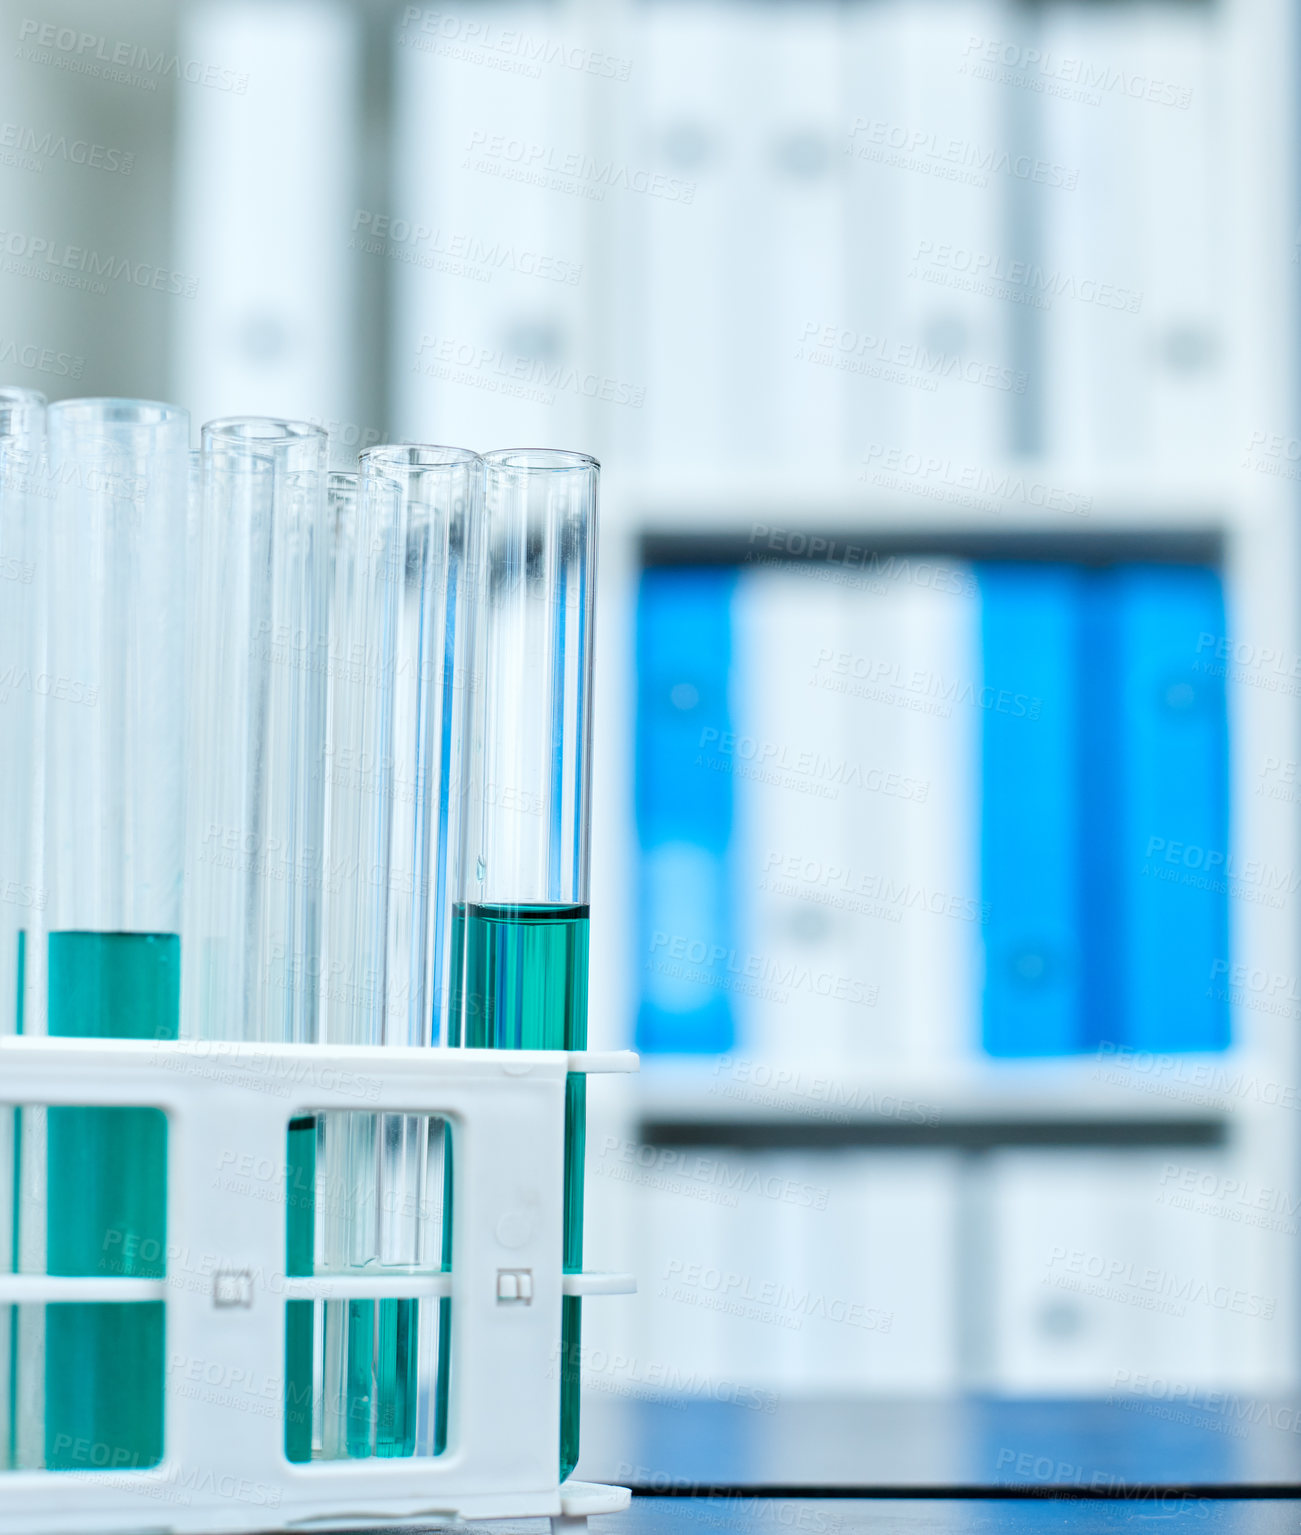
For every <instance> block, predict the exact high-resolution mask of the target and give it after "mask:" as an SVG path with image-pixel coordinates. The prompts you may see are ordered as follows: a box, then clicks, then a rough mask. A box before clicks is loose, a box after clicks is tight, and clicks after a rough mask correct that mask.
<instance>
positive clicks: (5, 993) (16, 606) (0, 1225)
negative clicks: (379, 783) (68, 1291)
mask: <svg viewBox="0 0 1301 1535" xmlns="http://www.w3.org/2000/svg"><path fill="white" fill-rule="evenodd" d="M44 445H45V396H44V395H43V394H37V393H36V391H35V390H34V389H16V388H15V389H9V388H4V389H0V1034H14V1033H21V1032H22V981H23V971H24V964H23V960H24V953H25V950H26V946H27V937H26V935H27V931H28V928H29V925H30V913H32V912H33V911H36V910H39V907H40V904H41V895H40V891H39V885H38V880H37V872H38V869H39V856H38V849H37V847H36V846H35V844H34V839H33V837H32V835H31V828H32V826H33V824H34V821H35V811H36V801H35V798H34V796H35V793H36V783H35V772H36V767H37V761H38V756H39V753H38V751H37V746H38V731H37V725H38V715H37V707H38V703H39V696H40V695H39V692H38V679H39V676H40V671H41V667H40V653H39V646H38V643H37V641H38V634H39V628H38V625H39V607H38V597H39V588H38V585H37V576H38V565H37V558H36V548H35V540H36V537H37V534H38V532H39V529H40V507H41V505H42V496H41V492H42V491H43V490H45V489H46V485H45V482H44V480H43V478H42V475H41V456H42V453H43V450H44ZM6 1155H7V1154H6V1153H5V1152H3V1151H0V1183H3V1181H4V1170H5V1166H6ZM7 1209H8V1205H7V1203H6V1200H5V1195H3V1194H0V1233H3V1232H5V1231H7V1230H8V1225H9V1223H8V1219H7V1217H6V1216H5V1213H4V1212H6V1211H7ZM2 1261H3V1259H2V1257H0V1262H2ZM2 1346H3V1345H2V1344H0V1347H2Z"/></svg>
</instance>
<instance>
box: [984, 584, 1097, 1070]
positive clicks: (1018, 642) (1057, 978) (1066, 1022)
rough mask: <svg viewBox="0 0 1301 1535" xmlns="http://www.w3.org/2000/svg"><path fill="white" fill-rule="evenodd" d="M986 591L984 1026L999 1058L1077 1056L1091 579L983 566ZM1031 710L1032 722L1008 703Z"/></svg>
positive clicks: (988, 1047)
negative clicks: (1085, 629)
mask: <svg viewBox="0 0 1301 1535" xmlns="http://www.w3.org/2000/svg"><path fill="white" fill-rule="evenodd" d="M978 580H979V585H980V603H981V616H980V641H981V658H980V661H981V681H982V684H983V691H982V693H981V701H982V704H983V707H982V709H981V716H980V717H981V753H980V805H981V810H980V846H981V884H982V897H983V899H984V901H985V902H986V903H987V905H988V911H989V920H988V922H987V924H986V926H985V930H984V937H985V945H984V947H985V965H984V996H983V1006H982V1010H981V1011H982V1020H983V1033H984V1045H985V1049H986V1050H987V1051H988V1052H989V1054H990V1055H995V1056H1037V1055H1062V1054H1066V1053H1069V1052H1071V1051H1073V1050H1077V1049H1079V1047H1080V1035H1081V1020H1080V976H1081V971H1082V963H1083V956H1082V954H1081V936H1082V923H1081V913H1080V895H1081V891H1080V886H1079V881H1078V879H1077V877H1076V869H1077V863H1076V839H1077V831H1076V824H1077V823H1076V807H1077V805H1078V803H1079V799H1080V784H1079V767H1080V751H1079V730H1080V718H1079V700H1078V696H1077V680H1076V674H1077V668H1076V656H1077V650H1078V609H1079V589H1080V583H1081V574H1080V572H1079V571H1078V570H1076V569H1073V568H1071V567H1069V566H1059V565H1054V566H1046V565H1028V564H1027V565H1011V564H1007V565H1001V564H998V565H996V564H989V565H983V566H981V567H980V568H979V570H978ZM1018 697H1020V698H1023V699H1025V700H1026V701H1027V702H1026V704H1025V712H1024V713H1022V712H1019V711H1018V708H1017V707H1016V705H1015V703H1014V702H1013V703H1011V704H1009V705H1008V706H1007V707H1000V703H1004V702H1006V701H1007V700H1013V701H1014V700H1016V699H1017V698H1018Z"/></svg>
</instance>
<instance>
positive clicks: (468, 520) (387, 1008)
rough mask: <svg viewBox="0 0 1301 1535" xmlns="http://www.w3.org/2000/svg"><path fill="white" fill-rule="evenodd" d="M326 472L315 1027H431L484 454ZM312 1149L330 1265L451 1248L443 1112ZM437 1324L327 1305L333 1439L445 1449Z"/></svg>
mask: <svg viewBox="0 0 1301 1535" xmlns="http://www.w3.org/2000/svg"><path fill="white" fill-rule="evenodd" d="M331 479H332V486H333V487H334V490H335V511H336V527H337V539H338V542H337V546H336V559H335V565H334V573H333V595H332V603H331V615H330V624H331V634H330V716H329V736H328V746H327V754H326V761H327V764H328V774H327V780H328V785H327V869H328V875H329V877H328V879H327V883H326V897H325V947H324V963H323V978H324V984H323V988H322V1036H323V1037H324V1038H327V1039H329V1040H331V1041H332V1042H336V1043H359V1044H371V1045H383V1044H397V1045H413V1046H419V1045H429V1044H430V1043H431V1042H433V1039H434V1037H435V1036H436V1033H437V1029H436V1023H435V1020H437V1019H441V1017H442V1016H443V1014H444V1012H445V998H446V991H447V985H448V980H447V970H448V965H447V948H448V943H449V939H450V907H449V902H448V895H447V891H448V879H449V867H451V856H454V855H455V854H456V853H457V852H459V848H460V817H459V806H460V802H459V799H458V797H457V796H456V795H455V794H454V793H451V792H449V788H450V786H451V785H452V784H454V783H455V784H459V783H460V781H461V777H462V768H461V763H460V751H461V748H462V745H463V742H464V729H463V724H462V699H463V696H464V690H463V688H462V687H461V686H460V679H459V677H458V674H457V666H458V663H459V661H460V658H461V657H462V655H463V654H464V653H465V652H466V651H467V650H468V635H467V632H466V627H467V623H468V618H469V614H468V611H467V606H466V601H465V585H466V581H465V569H466V562H467V549H466V545H467V540H468V539H469V538H470V537H471V535H472V533H473V532H474V530H475V528H476V525H477V521H478V512H479V503H480V499H481V494H482V461H481V460H480V459H479V457H478V455H477V454H474V453H471V452H469V451H467V450H464V449H456V448H440V447H427V446H413V445H405V446H399V447H379V448H374V449H371V450H370V451H369V452H367V453H365V454H363V455H362V458H361V472H360V476H359V485H358V484H357V483H356V481H357V479H358V477H354V476H348V475H335V476H332V477H331ZM453 872H454V871H453ZM316 1156H317V1168H318V1183H317V1187H318V1188H319V1189H321V1190H322V1191H324V1196H325V1198H326V1200H327V1209H326V1211H325V1212H324V1219H323V1221H321V1223H320V1226H321V1231H322V1238H323V1251H322V1252H321V1253H320V1258H321V1261H322V1263H323V1264H324V1266H325V1267H326V1268H328V1270H329V1271H331V1272H356V1271H358V1270H365V1269H375V1268H390V1269H392V1268H398V1269H411V1268H416V1267H426V1268H427V1267H429V1266H430V1265H431V1264H433V1265H434V1266H439V1265H442V1264H445V1263H446V1261H447V1258H448V1256H449V1254H448V1252H447V1251H446V1248H445V1238H446V1236H447V1233H446V1232H445V1231H443V1230H442V1219H441V1218H442V1216H443V1214H444V1211H445V1201H444V1180H445V1178H446V1177H447V1176H448V1166H449V1164H450V1149H449V1148H448V1147H447V1130H446V1126H445V1124H444V1123H443V1122H442V1121H441V1120H436V1119H430V1117H429V1116H419V1115H396V1114H389V1115H359V1114H350V1115H335V1116H329V1115H325V1116H322V1117H321V1119H320V1121H319V1123H318V1138H317V1145H316ZM445 1323H446V1303H441V1305H440V1307H438V1308H431V1307H428V1306H425V1307H421V1306H420V1305H419V1303H417V1302H416V1301H405V1300H386V1301H380V1302H373V1301H353V1302H347V1303H331V1304H328V1305H326V1306H325V1307H324V1326H323V1333H324V1370H323V1374H324V1424H323V1433H322V1449H321V1453H322V1454H323V1455H325V1456H329V1457H342V1456H351V1457H358V1456H367V1455H372V1454H374V1455H388V1456H396V1455H411V1454H415V1453H420V1454H436V1453H439V1452H440V1451H441V1449H442V1448H443V1447H444V1444H445V1434H446V1416H445V1397H444V1393H442V1392H440V1391H438V1390H437V1388H436V1384H435V1379H434V1373H433V1372H434V1371H435V1370H436V1368H437V1366H436V1364H435V1363H434V1361H435V1360H436V1358H437V1357H438V1351H437V1348H436V1345H437V1340H438V1337H439V1335H440V1332H444V1331H445Z"/></svg>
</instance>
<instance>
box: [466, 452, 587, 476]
mask: <svg viewBox="0 0 1301 1535" xmlns="http://www.w3.org/2000/svg"><path fill="white" fill-rule="evenodd" d="M483 461H484V463H485V464H486V465H487V466H488V467H489V469H495V470H498V471H506V472H508V473H517V474H520V473H527V474H538V473H543V474H545V473H573V472H574V471H575V470H587V469H596V470H599V469H600V467H601V462H600V460H599V459H596V458H593V457H592V455H591V454H590V453H579V452H577V451H576V450H575V449H572V448H493V449H491V451H489V452H487V453H485V454H484V455H483Z"/></svg>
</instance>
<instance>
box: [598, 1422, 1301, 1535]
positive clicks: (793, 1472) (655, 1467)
mask: <svg viewBox="0 0 1301 1535" xmlns="http://www.w3.org/2000/svg"><path fill="white" fill-rule="evenodd" d="M577 1474H578V1475H579V1476H580V1477H584V1478H586V1479H587V1480H590V1481H613V1482H619V1483H622V1484H624V1485H633V1486H634V1487H645V1488H654V1489H658V1490H661V1491H663V1490H669V1491H673V1490H679V1491H684V1490H690V1489H691V1488H693V1487H697V1486H706V1487H718V1486H736V1487H745V1488H758V1487H765V1486H766V1487H781V1488H796V1489H801V1490H803V1489H806V1488H807V1489H810V1490H813V1489H817V1488H823V1487H825V1488H833V1489H834V1488H867V1487H872V1488H876V1487H883V1488H886V1489H892V1488H900V1489H904V1490H908V1489H912V1488H917V1489H941V1490H942V1489H946V1488H955V1489H957V1488H970V1487H1016V1488H1019V1489H1026V1490H1029V1489H1033V1490H1035V1491H1039V1492H1044V1493H1047V1492H1051V1491H1053V1490H1055V1489H1064V1490H1066V1491H1069V1492H1076V1493H1079V1492H1082V1491H1101V1492H1108V1491H1110V1492H1115V1491H1117V1490H1119V1489H1123V1488H1129V1487H1133V1486H1135V1485H1138V1486H1177V1487H1185V1486H1190V1485H1192V1486H1208V1485H1209V1486H1222V1487H1232V1486H1236V1485H1245V1486H1250V1487H1269V1486H1277V1485H1279V1484H1292V1485H1293V1486H1295V1488H1296V1490H1297V1491H1298V1493H1299V1494H1301V1403H1297V1402H1284V1401H1265V1400H1254V1399H1249V1398H1242V1397H1234V1396H1222V1397H1214V1396H1211V1397H1204V1398H1202V1399H1201V1400H1199V1401H1197V1402H1193V1403H1189V1402H1187V1401H1171V1400H1167V1399H1162V1398H1152V1397H1132V1398H1124V1399H1117V1398H1112V1399H1111V1400H1109V1401H1106V1400H1094V1401H1076V1402H1070V1401H1059V1400H1055V1401H1008V1400H977V1399H965V1400H945V1401H931V1402H926V1401H900V1402H863V1401H858V1402H830V1401H816V1402H801V1401H792V1400H780V1401H777V1402H775V1403H771V1404H769V1406H768V1408H767V1410H765V1409H764V1408H754V1407H746V1406H740V1405H736V1404H734V1403H718V1402H706V1401H700V1400H681V1401H677V1400H643V1399H633V1398H629V1397H618V1396H614V1395H606V1396H604V1397H598V1396H593V1397H592V1398H591V1399H589V1400H588V1401H586V1402H585V1405H584V1420H583V1455H582V1459H581V1461H580V1464H579V1468H578V1472H577ZM1289 1490H1290V1487H1289ZM843 1512H844V1511H843V1509H842V1513H843ZM648 1517H649V1516H648ZM910 1517H911V1516H910ZM1217 1517H1218V1516H1217ZM1251 1517H1253V1518H1254V1517H1255V1515H1252V1516H1251ZM965 1527H966V1526H963V1528H965ZM1249 1527H1250V1528H1253V1529H1254V1528H1256V1526H1254V1525H1252V1526H1249ZM1264 1527H1265V1526H1262V1528H1264ZM937 1528H947V1526H937ZM1271 1528H1272V1526H1271ZM1292 1528H1294V1529H1296V1530H1298V1531H1301V1521H1298V1522H1297V1523H1296V1524H1295V1525H1293V1526H1292Z"/></svg>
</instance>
